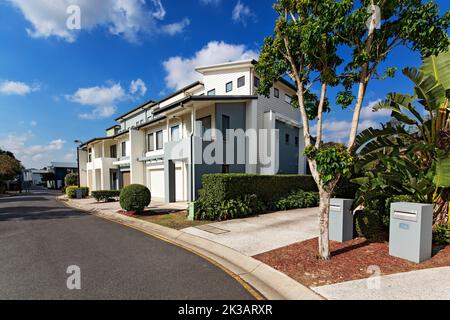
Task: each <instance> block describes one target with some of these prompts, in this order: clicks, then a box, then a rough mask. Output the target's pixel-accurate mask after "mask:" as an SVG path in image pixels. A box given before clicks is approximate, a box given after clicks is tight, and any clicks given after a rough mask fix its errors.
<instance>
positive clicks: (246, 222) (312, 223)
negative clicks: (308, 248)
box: [182, 208, 319, 256]
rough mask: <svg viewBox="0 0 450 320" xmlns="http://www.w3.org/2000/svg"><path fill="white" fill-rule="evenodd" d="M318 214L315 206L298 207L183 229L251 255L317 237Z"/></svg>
mask: <svg viewBox="0 0 450 320" xmlns="http://www.w3.org/2000/svg"><path fill="white" fill-rule="evenodd" d="M317 217H318V209H317V208H308V209H297V210H290V211H280V212H275V213H269V214H264V215H260V216H258V217H252V218H246V219H237V220H230V221H223V222H216V223H211V224H208V225H206V226H200V227H197V228H186V229H183V230H182V231H184V232H186V233H189V234H192V235H196V236H199V237H202V238H205V239H208V240H211V241H214V242H217V243H220V244H222V245H224V246H227V247H229V248H233V249H235V250H237V251H239V252H242V253H243V254H246V255H248V256H254V255H257V254H260V253H263V252H267V251H271V250H274V249H278V248H281V247H285V246H288V245H290V244H293V243H296V242H300V241H304V240H308V239H312V238H315V237H317V236H318V235H319V224H318V223H317V221H318V220H317V219H318V218H317Z"/></svg>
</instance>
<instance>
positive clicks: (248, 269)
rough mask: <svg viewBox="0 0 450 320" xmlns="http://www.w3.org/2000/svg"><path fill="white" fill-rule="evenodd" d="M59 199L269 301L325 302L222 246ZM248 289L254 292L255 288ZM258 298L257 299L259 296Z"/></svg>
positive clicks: (316, 295) (277, 273)
mask: <svg viewBox="0 0 450 320" xmlns="http://www.w3.org/2000/svg"><path fill="white" fill-rule="evenodd" d="M58 199H59V200H64V201H63V203H65V204H66V205H68V206H70V207H72V208H75V209H78V210H81V211H84V212H88V213H91V214H93V215H95V216H98V217H100V218H104V219H107V220H110V221H113V222H116V223H119V224H122V225H125V226H128V227H131V228H134V229H136V230H139V231H142V232H145V233H147V234H150V235H152V236H155V237H157V238H160V239H161V240H164V241H167V242H170V243H172V244H174V245H177V246H179V247H182V248H184V249H187V250H189V251H191V252H193V253H195V254H197V255H200V256H202V257H204V258H206V259H208V260H210V261H212V262H214V263H215V264H218V265H219V266H220V267H222V268H223V269H224V270H225V271H227V272H228V273H230V275H232V276H233V277H234V278H236V277H238V278H239V279H240V280H241V281H242V280H243V281H244V282H245V283H247V284H249V285H250V286H251V287H253V288H254V289H256V290H257V291H258V292H259V293H260V294H261V295H263V296H264V297H265V298H266V299H268V300H323V299H324V298H323V297H321V296H320V295H319V294H317V293H316V292H314V291H313V290H311V289H310V288H308V287H307V286H304V285H302V284H301V283H298V282H297V281H295V280H293V279H292V278H290V277H289V276H287V275H285V274H284V273H282V272H280V271H277V270H275V269H273V268H272V267H270V266H268V265H266V264H264V263H263V262H260V261H258V260H256V259H254V258H252V257H248V256H246V255H244V254H242V253H240V252H238V251H236V250H233V249H231V248H228V247H226V246H223V245H221V244H218V243H215V242H212V241H210V240H207V239H204V238H201V237H198V236H194V235H191V234H188V233H185V232H183V231H178V230H174V229H170V228H167V227H163V226H160V225H157V224H154V223H151V222H147V221H143V220H139V219H135V218H132V217H128V216H125V215H122V214H119V213H116V212H111V211H106V210H99V209H88V208H85V207H83V206H80V205H78V204H77V203H76V201H74V200H71V199H67V198H66V197H65V196H62V197H58ZM241 281H240V282H241ZM241 283H242V282H241ZM247 289H248V290H251V288H247ZM254 295H256V296H257V293H256V294H254Z"/></svg>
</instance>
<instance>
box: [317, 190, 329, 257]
mask: <svg viewBox="0 0 450 320" xmlns="http://www.w3.org/2000/svg"><path fill="white" fill-rule="evenodd" d="M319 194H320V204H319V257H320V258H321V259H323V260H330V258H331V253H330V235H329V231H328V230H329V229H328V228H329V216H330V199H331V192H329V191H326V190H324V189H323V188H322V187H319Z"/></svg>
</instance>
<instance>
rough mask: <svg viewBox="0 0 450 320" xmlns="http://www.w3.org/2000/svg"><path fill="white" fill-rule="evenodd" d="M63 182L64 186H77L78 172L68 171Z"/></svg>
mask: <svg viewBox="0 0 450 320" xmlns="http://www.w3.org/2000/svg"><path fill="white" fill-rule="evenodd" d="M64 183H65V185H66V187H70V186H78V173H68V174H67V175H66V176H65V177H64Z"/></svg>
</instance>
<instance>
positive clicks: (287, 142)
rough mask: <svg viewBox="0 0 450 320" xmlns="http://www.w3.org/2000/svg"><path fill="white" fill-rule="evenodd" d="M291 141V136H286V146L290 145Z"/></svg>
mask: <svg viewBox="0 0 450 320" xmlns="http://www.w3.org/2000/svg"><path fill="white" fill-rule="evenodd" d="M289 139H290V136H289V135H288V134H286V137H285V141H286V144H289Z"/></svg>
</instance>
